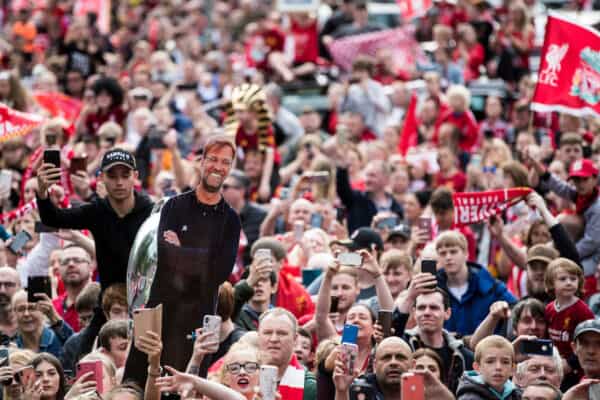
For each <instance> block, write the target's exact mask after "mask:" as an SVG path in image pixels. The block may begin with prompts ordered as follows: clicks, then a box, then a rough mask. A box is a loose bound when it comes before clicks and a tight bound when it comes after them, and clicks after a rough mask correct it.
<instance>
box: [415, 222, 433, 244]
mask: <svg viewBox="0 0 600 400" xmlns="http://www.w3.org/2000/svg"><path fill="white" fill-rule="evenodd" d="M417 226H418V227H419V229H421V230H422V231H425V232H427V237H428V238H429V240H431V218H429V217H420V218H419V220H418V222H417Z"/></svg>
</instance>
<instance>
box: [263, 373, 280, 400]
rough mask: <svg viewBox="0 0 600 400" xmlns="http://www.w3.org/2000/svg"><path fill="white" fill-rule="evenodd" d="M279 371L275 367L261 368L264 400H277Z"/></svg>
mask: <svg viewBox="0 0 600 400" xmlns="http://www.w3.org/2000/svg"><path fill="white" fill-rule="evenodd" d="M278 374H279V369H278V368H277V367H275V366H273V365H261V366H260V376H259V382H260V394H261V395H262V398H263V400H275V394H276V393H277V375H278Z"/></svg>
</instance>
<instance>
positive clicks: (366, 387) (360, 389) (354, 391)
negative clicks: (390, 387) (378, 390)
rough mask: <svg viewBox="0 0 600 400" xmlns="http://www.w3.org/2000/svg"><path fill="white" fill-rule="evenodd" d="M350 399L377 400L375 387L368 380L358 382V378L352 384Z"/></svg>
mask: <svg viewBox="0 0 600 400" xmlns="http://www.w3.org/2000/svg"><path fill="white" fill-rule="evenodd" d="M349 395H350V400H376V399H377V397H376V395H375V388H373V386H371V385H370V384H369V383H368V382H357V379H355V380H354V382H352V385H351V386H350V393H349Z"/></svg>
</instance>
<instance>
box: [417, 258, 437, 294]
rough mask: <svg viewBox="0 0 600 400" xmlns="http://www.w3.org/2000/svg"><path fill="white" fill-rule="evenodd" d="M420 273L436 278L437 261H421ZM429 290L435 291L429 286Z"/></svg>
mask: <svg viewBox="0 0 600 400" xmlns="http://www.w3.org/2000/svg"><path fill="white" fill-rule="evenodd" d="M421 272H423V273H430V274H431V275H433V276H437V261H436V260H421ZM429 289H435V285H432V286H429Z"/></svg>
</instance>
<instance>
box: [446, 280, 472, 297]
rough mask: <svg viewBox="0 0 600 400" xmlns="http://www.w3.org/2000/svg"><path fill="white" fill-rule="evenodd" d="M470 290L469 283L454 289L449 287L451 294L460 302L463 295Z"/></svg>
mask: <svg viewBox="0 0 600 400" xmlns="http://www.w3.org/2000/svg"><path fill="white" fill-rule="evenodd" d="M468 288H469V283H468V282H467V283H465V284H464V285H462V286H454V287H450V286H448V290H449V291H450V293H452V295H453V296H454V297H456V298H457V299H458V300H460V299H462V297H463V295H464V294H465V293H467V289H468Z"/></svg>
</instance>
